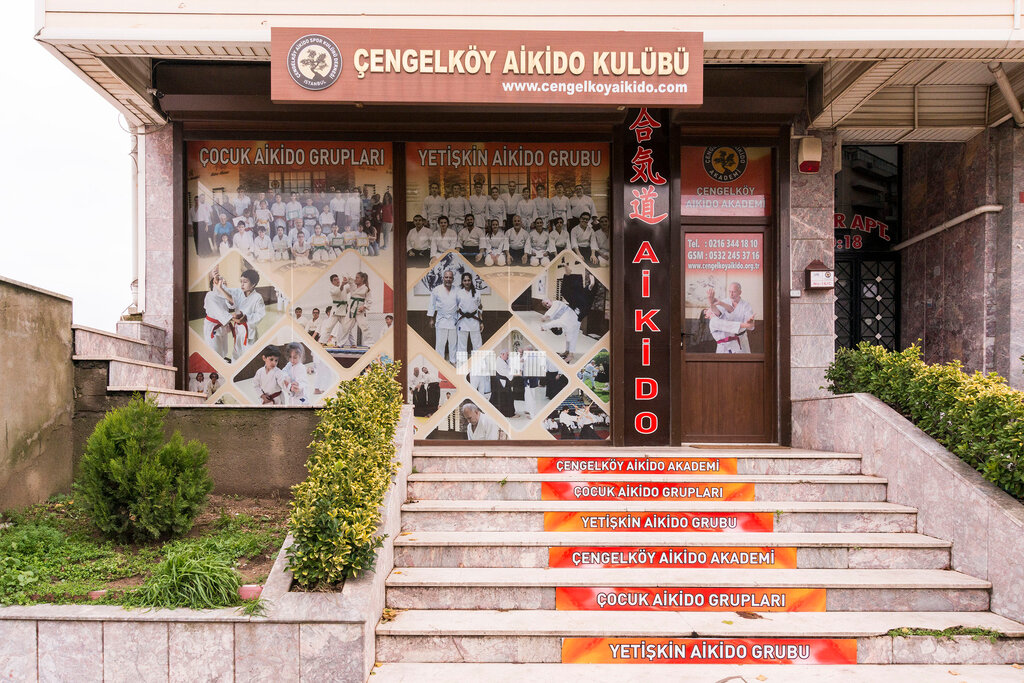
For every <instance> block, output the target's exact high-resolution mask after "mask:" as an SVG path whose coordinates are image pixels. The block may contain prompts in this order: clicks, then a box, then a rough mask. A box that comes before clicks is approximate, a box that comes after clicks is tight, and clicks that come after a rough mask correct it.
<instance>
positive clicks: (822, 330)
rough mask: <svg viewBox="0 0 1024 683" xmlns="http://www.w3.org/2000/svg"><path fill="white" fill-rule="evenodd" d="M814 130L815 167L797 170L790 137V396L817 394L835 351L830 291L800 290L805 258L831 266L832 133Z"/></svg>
mask: <svg viewBox="0 0 1024 683" xmlns="http://www.w3.org/2000/svg"><path fill="white" fill-rule="evenodd" d="M801 132H803V131H802V130H798V131H797V133H801ZM815 134H816V135H821V137H822V157H821V169H820V170H819V171H818V172H817V173H800V171H799V168H798V161H797V152H798V149H799V145H800V141H799V140H793V141H792V143H791V150H790V152H791V159H792V161H791V168H790V206H789V207H788V208H789V223H790V244H789V253H790V268H791V270H790V274H789V279H788V284H789V287H790V288H791V289H797V290H801V291H802V294H801V297H800V298H798V299H791V300H790V329H789V332H790V345H791V354H790V396H791V397H792V398H793V399H798V398H807V397H812V396H821V395H823V392H822V390H821V386H822V385H824V383H825V379H824V378H825V368H826V367H827V366H828V365H829V363H831V362H832V358H833V357H834V353H835V351H834V349H835V335H834V329H835V314H834V300H835V297H834V296H833V294H832V292H831V291H827V292H812V291H804V269H805V268H806V267H807V265H808V264H809V263H810V262H811V261H814V260H820V261H822V262H823V263H825V265H827V266H829V267H830V268H831V267H834V266H835V254H834V240H833V237H832V229H833V228H832V215H833V212H834V205H835V176H834V175H833V173H832V168H833V166H834V160H833V158H832V153H833V144H832V142H833V134H832V133H824V134H821V133H820V132H818V131H816V132H815ZM783 208H786V207H783ZM784 282H785V280H784ZM782 286H785V285H782ZM786 294H787V293H785V292H784V293H783V295H786Z"/></svg>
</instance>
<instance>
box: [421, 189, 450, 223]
mask: <svg viewBox="0 0 1024 683" xmlns="http://www.w3.org/2000/svg"><path fill="white" fill-rule="evenodd" d="M446 203H447V202H445V199H444V197H442V196H441V188H440V186H439V185H438V184H437V183H430V194H428V195H427V196H426V197H424V198H423V215H424V216H425V217H426V219H427V224H428V225H430V227H432V228H436V227H437V219H438V218H439V217H440V216H443V215H444V210H445V204H446Z"/></svg>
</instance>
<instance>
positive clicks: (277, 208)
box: [270, 194, 288, 227]
mask: <svg viewBox="0 0 1024 683" xmlns="http://www.w3.org/2000/svg"><path fill="white" fill-rule="evenodd" d="M287 207H288V205H287V204H285V203H284V202H283V201H281V195H279V194H275V195H274V203H273V204H271V205H270V213H271V215H272V216H273V217H274V224H275V225H277V224H278V223H277V221H278V219H280V220H282V221H286V222H287V220H288V219H287V218H286V216H287V214H288V208H287ZM286 227H287V226H286Z"/></svg>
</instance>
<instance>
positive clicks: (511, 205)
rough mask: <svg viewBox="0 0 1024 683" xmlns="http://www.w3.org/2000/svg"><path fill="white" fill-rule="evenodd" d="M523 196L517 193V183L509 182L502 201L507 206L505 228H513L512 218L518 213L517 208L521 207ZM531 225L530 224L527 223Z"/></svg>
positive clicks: (502, 195)
mask: <svg viewBox="0 0 1024 683" xmlns="http://www.w3.org/2000/svg"><path fill="white" fill-rule="evenodd" d="M522 198H523V196H522V195H521V194H519V193H518V192H516V181H514V180H510V181H508V191H507V192H502V193H501V201H502V203H503V204H504V205H505V227H506V228H508V227H511V225H512V216H513V215H514V214H515V212H516V207H517V206H519V202H520V200H522ZM527 225H529V223H527Z"/></svg>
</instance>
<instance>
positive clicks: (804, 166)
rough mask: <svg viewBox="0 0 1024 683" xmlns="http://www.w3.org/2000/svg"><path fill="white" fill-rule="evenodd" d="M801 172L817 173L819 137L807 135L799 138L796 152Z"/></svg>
mask: <svg viewBox="0 0 1024 683" xmlns="http://www.w3.org/2000/svg"><path fill="white" fill-rule="evenodd" d="M797 160H798V161H799V162H800V172H801V173H817V172H818V170H819V169H820V168H821V138H816V137H813V136H807V137H802V138H800V150H799V151H798V153H797Z"/></svg>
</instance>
